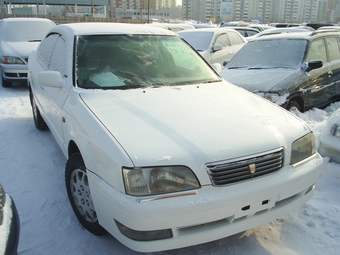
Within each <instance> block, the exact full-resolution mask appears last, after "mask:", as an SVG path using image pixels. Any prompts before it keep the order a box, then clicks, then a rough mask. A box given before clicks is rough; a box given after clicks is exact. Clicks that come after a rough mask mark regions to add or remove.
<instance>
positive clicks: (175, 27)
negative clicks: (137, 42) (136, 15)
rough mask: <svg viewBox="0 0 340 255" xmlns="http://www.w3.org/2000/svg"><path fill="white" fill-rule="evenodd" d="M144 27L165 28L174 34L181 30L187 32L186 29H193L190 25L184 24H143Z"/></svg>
mask: <svg viewBox="0 0 340 255" xmlns="http://www.w3.org/2000/svg"><path fill="white" fill-rule="evenodd" d="M145 26H153V27H161V28H165V29H168V30H171V31H174V32H178V31H182V30H187V29H195V28H194V27H193V26H192V25H190V24H184V23H178V24H174V23H148V24H145Z"/></svg>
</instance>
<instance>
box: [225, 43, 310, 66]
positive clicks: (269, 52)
mask: <svg viewBox="0 0 340 255" xmlns="http://www.w3.org/2000/svg"><path fill="white" fill-rule="evenodd" d="M306 45H307V41H306V40H303V39H287V38H284V39H276V40H269V39H268V40H259V41H251V42H248V43H247V44H245V45H244V46H243V48H242V49H241V50H240V51H239V52H238V53H236V54H235V56H234V57H233V58H232V59H231V61H230V62H229V63H228V65H227V67H228V69H233V68H234V69H235V68H247V69H262V68H294V69H296V68H300V67H301V63H302V61H303V57H304V54H305V50H306Z"/></svg>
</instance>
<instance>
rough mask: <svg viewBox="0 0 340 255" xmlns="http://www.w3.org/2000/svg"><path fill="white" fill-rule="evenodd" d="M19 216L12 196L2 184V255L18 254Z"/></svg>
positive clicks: (0, 236) (0, 210) (0, 237)
mask: <svg viewBox="0 0 340 255" xmlns="http://www.w3.org/2000/svg"><path fill="white" fill-rule="evenodd" d="M19 233H20V222H19V215H18V211H17V209H16V206H15V204H14V201H13V199H12V198H11V196H10V195H8V194H7V193H5V190H4V189H3V187H2V186H1V184H0V255H16V254H18V252H17V249H18V244H19Z"/></svg>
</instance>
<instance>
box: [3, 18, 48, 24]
mask: <svg viewBox="0 0 340 255" xmlns="http://www.w3.org/2000/svg"><path fill="white" fill-rule="evenodd" d="M28 21H39V22H42V21H43V22H53V21H52V20H49V19H45V18H4V19H0V22H2V23H13V22H28ZM53 23H54V22H53Z"/></svg>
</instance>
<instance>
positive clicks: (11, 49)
mask: <svg viewBox="0 0 340 255" xmlns="http://www.w3.org/2000/svg"><path fill="white" fill-rule="evenodd" d="M38 45H39V42H1V52H2V55H4V56H14V57H23V58H27V57H28V56H29V54H30V53H31V52H32V51H33V50H34V49H36V48H37V47H38Z"/></svg>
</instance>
